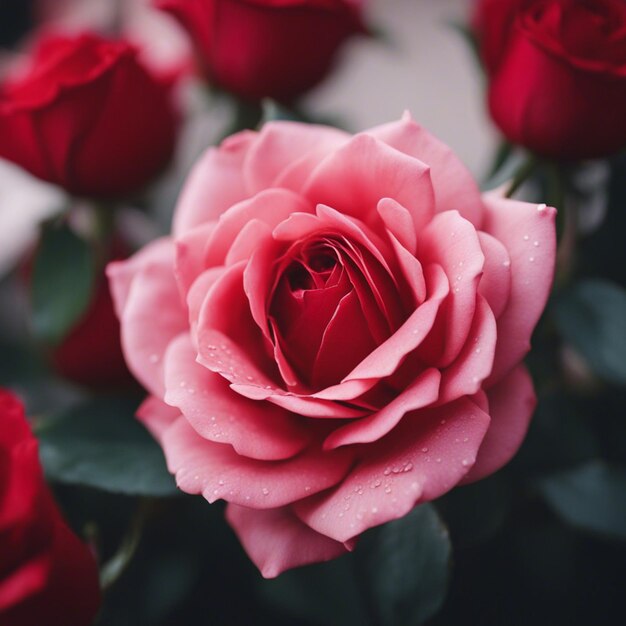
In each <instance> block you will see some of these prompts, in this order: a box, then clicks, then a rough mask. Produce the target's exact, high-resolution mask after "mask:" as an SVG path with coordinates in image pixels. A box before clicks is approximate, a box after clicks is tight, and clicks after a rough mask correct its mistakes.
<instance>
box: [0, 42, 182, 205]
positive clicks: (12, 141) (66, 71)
mask: <svg viewBox="0 0 626 626" xmlns="http://www.w3.org/2000/svg"><path fill="white" fill-rule="evenodd" d="M175 130H176V115H175V112H174V109H173V105H172V103H171V101H170V93H169V90H168V87H167V86H166V85H165V84H161V83H160V82H159V81H158V80H157V78H156V77H155V76H153V75H151V74H150V73H149V72H148V70H147V69H146V68H145V67H143V66H142V65H141V64H140V63H139V61H138V60H137V54H136V51H135V49H134V48H133V47H131V46H130V45H129V44H127V43H125V42H124V41H109V40H107V39H104V38H102V37H100V36H99V35H95V34H81V35H77V36H54V35H49V36H44V37H43V38H41V39H40V41H39V42H38V44H37V46H36V48H35V50H34V51H33V53H32V55H31V57H30V59H29V63H28V65H27V67H26V69H24V70H23V71H22V72H20V73H19V74H18V75H15V76H13V77H12V78H10V79H8V80H6V81H5V82H4V84H2V85H1V86H0V157H2V158H5V159H8V160H10V161H13V162H14V163H16V164H18V165H20V166H21V167H23V168H24V169H26V170H28V171H29V172H30V173H31V174H33V175H34V176H37V177H38V178H41V179H43V180H46V181H49V182H52V183H55V184H57V185H60V186H61V187H64V188H65V189H66V190H67V191H69V192H70V193H73V194H78V195H87V196H107V197H108V196H117V195H122V194H125V193H129V192H132V191H137V190H138V189H140V188H141V187H142V186H143V185H145V184H146V183H148V182H149V181H150V179H151V178H153V177H154V176H155V175H157V174H158V173H159V172H160V171H161V169H162V168H164V167H165V165H166V164H167V162H168V160H169V159H170V157H171V155H172V152H173V149H174V140H175Z"/></svg>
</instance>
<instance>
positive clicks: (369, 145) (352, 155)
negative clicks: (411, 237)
mask: <svg viewBox="0 0 626 626" xmlns="http://www.w3.org/2000/svg"><path fill="white" fill-rule="evenodd" d="M303 193H304V195H306V196H307V197H308V198H309V199H310V200H311V202H313V203H315V204H325V205H327V206H332V207H333V208H334V209H336V210H337V211H339V213H342V214H344V215H351V216H353V217H357V218H359V219H360V220H362V221H363V222H365V223H366V224H368V225H372V224H377V223H379V221H380V217H379V216H378V211H377V206H378V203H379V201H380V200H381V199H382V198H393V199H394V200H396V201H397V202H399V203H400V204H401V205H402V206H404V207H406V209H407V210H408V211H409V213H410V214H411V217H412V218H413V222H414V225H415V226H414V227H415V230H416V231H418V232H419V230H421V228H423V227H424V225H425V224H427V223H428V222H429V221H430V220H431V218H432V216H433V213H434V210H435V200H434V193H433V188H432V184H431V182H430V174H429V170H428V167H427V166H426V165H424V163H422V162H421V161H418V160H416V159H413V158H411V157H409V156H407V155H405V154H404V153H402V152H399V151H397V150H395V149H393V148H390V147H389V146H387V145H386V144H384V143H382V142H381V141H378V140H376V139H374V138H373V137H370V136H369V135H366V134H360V135H356V136H355V137H354V138H353V139H351V140H350V141H349V142H348V143H347V144H346V145H345V146H343V147H342V148H340V149H339V150H337V151H336V152H333V153H332V154H330V155H329V156H328V157H326V158H325V159H324V160H323V161H322V162H321V163H320V164H319V165H318V167H316V168H315V170H314V171H313V173H312V174H311V176H310V178H309V180H308V182H307V184H306V186H305V188H304V192H303Z"/></svg>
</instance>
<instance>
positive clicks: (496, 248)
mask: <svg viewBox="0 0 626 626" xmlns="http://www.w3.org/2000/svg"><path fill="white" fill-rule="evenodd" d="M478 238H479V239H480V247H481V248H482V250H483V253H484V255H485V266H484V268H483V275H482V277H481V279H480V283H479V285H478V293H479V294H480V295H481V296H483V297H484V298H485V300H487V302H488V303H489V306H490V307H491V310H492V311H493V314H494V316H495V317H496V319H498V318H499V317H500V315H502V312H503V311H504V309H505V308H506V306H507V304H508V302H509V295H510V293H511V259H510V258H509V253H508V252H507V251H506V248H505V247H504V246H503V245H502V244H501V243H500V242H499V241H498V240H497V239H495V238H494V237H492V236H491V235H488V234H487V233H482V232H479V233H478Z"/></svg>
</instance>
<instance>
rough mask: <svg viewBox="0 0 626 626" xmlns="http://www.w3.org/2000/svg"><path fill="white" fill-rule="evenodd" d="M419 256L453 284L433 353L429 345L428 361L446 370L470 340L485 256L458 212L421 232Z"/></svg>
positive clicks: (440, 216) (449, 213) (440, 217)
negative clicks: (437, 265)
mask: <svg viewBox="0 0 626 626" xmlns="http://www.w3.org/2000/svg"><path fill="white" fill-rule="evenodd" d="M417 256H418V258H419V259H420V261H421V263H422V264H426V263H437V264H439V265H440V266H441V267H442V268H443V269H444V271H445V273H446V275H447V277H448V280H449V282H450V287H451V291H450V295H449V297H448V298H447V300H446V306H445V309H444V311H443V312H444V315H440V316H439V317H438V319H437V327H438V328H437V331H438V332H437V333H436V334H433V338H435V337H436V340H435V342H434V343H435V344H437V345H435V346H434V348H435V349H434V350H432V347H433V346H431V345H430V344H429V348H431V349H430V350H429V352H431V354H430V356H429V357H428V358H426V359H425V360H426V361H427V362H428V363H432V364H435V363H436V364H438V365H439V366H441V367H445V366H447V365H449V364H450V363H452V361H453V360H454V359H455V357H456V356H457V355H458V353H459V351H460V350H461V348H462V347H463V344H464V343H465V340H466V339H467V334H468V332H469V329H470V325H471V323H472V319H473V317H474V308H475V306H476V291H477V289H478V282H479V279H480V276H481V273H482V271H483V266H484V263H485V256H484V254H483V252H482V248H481V247H480V242H479V240H478V235H477V233H476V229H475V228H474V227H473V226H472V224H471V223H470V222H469V221H467V220H466V219H464V218H463V217H461V215H460V214H459V213H457V212H456V211H446V212H445V213H439V214H437V215H436V216H435V217H434V219H433V220H432V222H431V223H430V224H428V226H427V227H426V228H425V229H424V231H423V232H422V233H421V236H420V239H419V244H418V254H417ZM442 344H443V345H442ZM438 352H440V354H439V355H437V353H438Z"/></svg>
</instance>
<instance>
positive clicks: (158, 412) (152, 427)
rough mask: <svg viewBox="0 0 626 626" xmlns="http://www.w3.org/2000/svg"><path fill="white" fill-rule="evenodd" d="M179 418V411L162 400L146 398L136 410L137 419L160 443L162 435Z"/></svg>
mask: <svg viewBox="0 0 626 626" xmlns="http://www.w3.org/2000/svg"><path fill="white" fill-rule="evenodd" d="M179 417H180V410H179V409H177V408H176V407H172V406H170V405H169V404H165V402H163V400H160V399H159V398H155V397H154V396H148V397H147V398H146V399H145V400H144V401H143V402H142V403H141V405H140V407H139V408H138V409H137V419H138V420H139V421H140V422H141V423H142V424H143V425H144V426H145V427H146V428H147V429H148V430H149V431H150V434H151V435H152V436H153V437H154V438H155V439H156V440H157V441H158V442H159V443H161V441H162V439H163V433H164V432H165V431H166V430H167V429H168V428H169V427H170V426H171V425H172V424H173V423H174V422H175V421H176V420H177V419H178V418H179Z"/></svg>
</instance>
